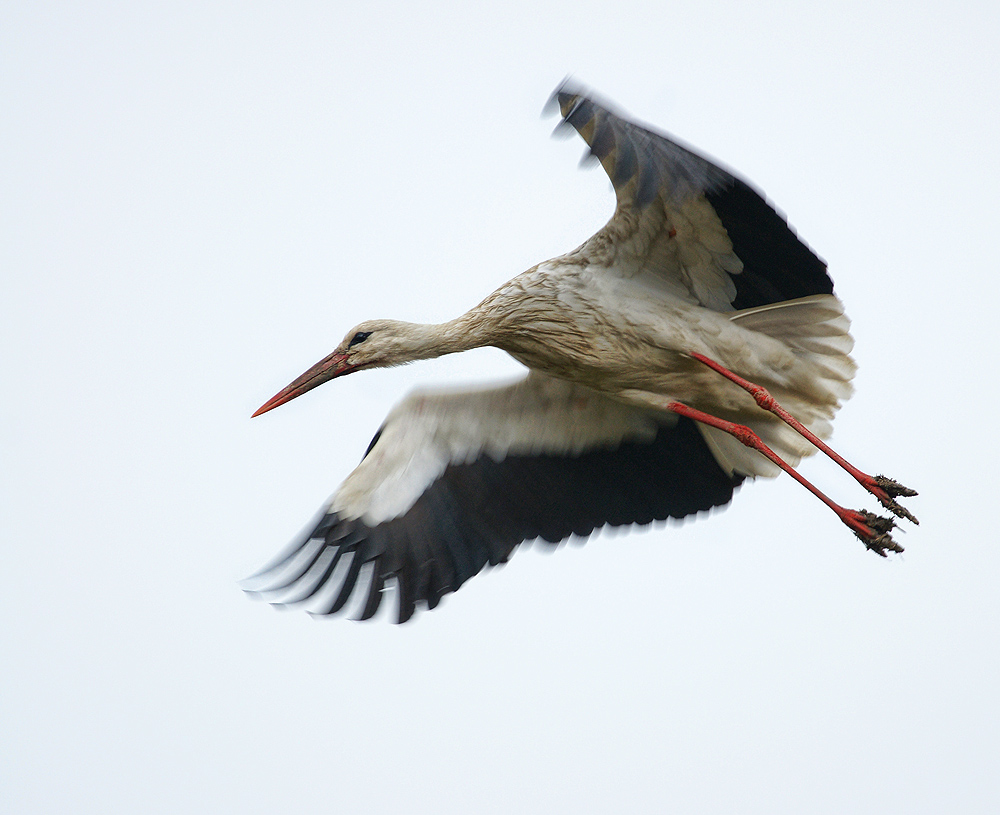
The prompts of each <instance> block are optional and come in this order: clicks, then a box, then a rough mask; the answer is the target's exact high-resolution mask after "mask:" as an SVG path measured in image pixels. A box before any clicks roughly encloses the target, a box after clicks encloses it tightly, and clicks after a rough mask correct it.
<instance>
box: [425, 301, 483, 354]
mask: <svg viewBox="0 0 1000 815" xmlns="http://www.w3.org/2000/svg"><path fill="white" fill-rule="evenodd" d="M406 333H407V335H408V336H407V339H408V343H407V344H408V345H409V348H408V351H409V353H408V354H407V356H408V357H410V358H411V359H413V360H418V359H434V358H435V357H440V356H444V355H445V354H455V353H458V352H459V351H469V350H471V349H473V348H480V347H482V346H484V345H488V344H489V339H488V337H487V332H486V331H484V330H483V327H482V326H481V325H480V324H479V321H477V320H476V319H475V318H474V315H473V314H472V312H469V313H468V314H463V315H462V316H461V317H457V318H456V319H454V320H449V321H448V322H446V323H410V324H409V325H407V332H406Z"/></svg>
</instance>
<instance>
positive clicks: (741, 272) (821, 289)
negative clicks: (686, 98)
mask: <svg viewBox="0 0 1000 815" xmlns="http://www.w3.org/2000/svg"><path fill="white" fill-rule="evenodd" d="M553 100H554V101H555V102H556V103H558V106H559V109H560V111H561V113H562V116H563V120H562V122H561V125H562V126H566V127H573V128H574V129H575V130H576V131H577V132H578V133H579V134H580V135H581V136H582V137H583V139H584V140H585V141H586V142H587V144H588V145H589V147H590V154H591V155H592V156H593V157H595V158H596V159H598V160H599V161H600V162H601V164H602V166H603V167H604V169H605V171H606V172H607V174H608V177H609V178H610V179H611V183H612V184H613V186H614V188H615V194H616V196H617V199H618V204H617V208H616V210H615V214H614V216H613V217H612V219H611V220H610V221H609V222H608V224H607V225H606V226H605V227H604V228H603V229H602V230H601V231H600V232H598V233H597V234H596V235H594V237H593V238H591V239H590V240H589V241H587V242H586V243H585V244H584V245H583V246H581V247H580V248H579V249H578V250H576V253H575V254H580V255H583V256H584V257H585V259H586V260H588V261H589V262H592V263H594V264H598V265H604V266H607V267H609V268H613V269H615V270H616V271H618V272H619V273H622V274H626V275H627V274H638V273H640V272H643V271H652V272H655V273H657V274H659V275H662V276H663V277H664V279H665V282H666V283H667V285H670V286H671V287H673V288H677V287H679V288H680V290H681V291H685V292H687V293H688V294H689V295H690V297H691V298H692V299H693V300H694V301H695V302H697V303H699V304H700V305H703V306H705V307H707V308H712V309H715V310H717V311H731V310H734V309H744V308H752V307H754V306H763V305H769V304H771V303H777V302H781V301H783V300H792V299H795V298H798V297H806V296H808V295H811V294H830V293H832V292H833V282H832V281H831V279H830V277H829V275H828V274H827V272H826V264H825V263H824V262H823V261H822V260H821V259H820V258H819V257H817V256H816V255H815V254H814V253H813V251H812V250H811V249H810V248H809V247H808V246H807V245H806V244H805V243H804V242H802V241H801V240H800V239H799V237H798V236H797V235H796V234H795V232H794V230H792V228H791V227H789V225H788V222H787V221H786V220H785V217H784V216H783V215H782V214H781V213H780V212H778V211H777V210H776V209H775V208H774V207H773V206H772V205H771V204H770V203H769V202H768V201H767V200H766V199H765V198H764V196H763V195H762V194H761V193H760V192H758V191H757V190H755V189H754V188H753V187H752V186H750V185H749V184H748V183H747V182H745V181H743V180H742V179H740V178H738V177H737V176H735V175H733V174H732V173H731V172H729V171H728V170H725V169H723V168H722V167H719V166H718V165H716V164H714V163H712V162H711V161H709V160H708V159H707V158H705V157H704V156H700V155H698V154H697V153H695V152H693V151H691V150H689V149H687V148H686V147H683V146H682V145H680V144H678V143H677V142H676V141H674V140H673V139H671V138H670V137H668V136H665V135H663V134H661V133H657V132H655V131H653V130H650V129H648V128H646V127H643V126H640V125H638V124H635V123H634V122H630V121H628V120H627V119H624V118H622V117H621V116H619V115H618V114H617V113H615V112H613V111H612V110H611V109H610V108H608V107H607V106H606V105H604V104H603V103H599V102H597V101H595V99H594V98H593V96H592V95H588V92H587V91H585V90H584V89H583V88H579V87H575V86H573V85H571V84H569V83H564V84H563V85H562V86H561V87H560V88H559V89H557V90H556V92H555V93H554V94H553Z"/></svg>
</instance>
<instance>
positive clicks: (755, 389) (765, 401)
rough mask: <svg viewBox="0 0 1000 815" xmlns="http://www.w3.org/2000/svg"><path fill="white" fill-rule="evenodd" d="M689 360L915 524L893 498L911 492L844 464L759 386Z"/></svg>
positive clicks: (698, 357)
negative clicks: (731, 385) (724, 381)
mask: <svg viewBox="0 0 1000 815" xmlns="http://www.w3.org/2000/svg"><path fill="white" fill-rule="evenodd" d="M690 356H691V358H692V359H696V360H698V362H701V363H702V364H704V365H707V366H708V367H709V368H711V369H712V370H713V371H715V372H717V373H719V374H721V375H722V376H724V377H725V378H726V379H728V380H729V381H730V382H734V383H736V384H737V385H739V386H740V387H741V388H743V390H745V391H746V392H747V393H749V394H750V395H751V396H752V397H753V398H754V400H755V401H756V402H757V404H758V405H760V406H761V407H762V408H763V409H764V410H767V411H770V412H771V413H773V414H774V415H775V416H777V417H778V418H779V419H781V420H782V421H783V422H785V423H786V424H788V425H789V426H790V427H791V428H792V429H793V430H795V431H797V432H798V433H799V434H801V435H802V436H803V437H804V438H805V439H806V440H807V441H809V442H810V443H811V444H813V445H815V447H816V449H818V450H821V451H822V452H824V453H826V455H828V456H829V457H830V458H832V459H833V460H834V461H835V462H837V464H839V465H840V466H841V467H843V468H844V469H845V470H847V472H848V473H850V474H851V475H852V476H854V478H855V479H856V480H857V481H858V483H859V484H861V486H862V487H864V488H865V489H866V490H868V492H870V493H871V494H872V495H874V496H875V497H876V498H878V500H879V501H880V502H881V503H882V506H884V507H885V508H886V509H888V510H889V511H890V512H892V513H893V514H894V515H896V516H897V517H899V518H906V519H907V520H909V521H913V523H915V524H918V523H920V521H918V520H917V519H916V518H915V517H914V516H913V515H912V514H911V513H910V511H909V510H907V509H906V508H905V507H902V506H900V505H899V504H898V503H897V502H896V500H895V498H896V497H897V496H911V495H916V494H917V493H916V492H915V491H914V490H911V489H909V488H908V487H904V486H903V485H902V484H900V483H898V482H897V481H893V480H892V479H891V478H886V477H885V476H884V475H877V476H871V475H868V474H867V473H863V472H862V471H861V470H859V469H858V468H857V467H855V466H854V465H853V464H851V463H850V462H849V461H847V460H846V459H845V458H843V456H841V455H840V454H838V453H837V452H836V451H834V450H832V449H831V448H830V447H829V445H827V444H826V443H825V442H824V441H823V440H822V439H820V438H819V437H818V436H817V435H816V434H815V433H813V432H812V431H810V430H809V429H808V428H807V427H806V426H805V425H803V424H802V422H800V421H799V420H798V419H796V418H795V417H794V416H792V414H791V413H789V412H788V411H787V410H785V409H784V408H783V407H782V406H781V405H779V404H778V403H777V402H776V401H775V400H774V397H773V396H771V394H769V393H768V392H767V389H766V388H763V387H761V386H760V385H755V384H754V383H753V382H749V381H747V380H746V379H743V377H741V376H737V375H736V374H734V373H733V372H732V371H730V370H729V369H728V368H723V367H722V366H721V365H720V364H719V363H718V362H715V361H714V360H711V359H709V358H708V357H706V356H704V355H702V354H691V355H690Z"/></svg>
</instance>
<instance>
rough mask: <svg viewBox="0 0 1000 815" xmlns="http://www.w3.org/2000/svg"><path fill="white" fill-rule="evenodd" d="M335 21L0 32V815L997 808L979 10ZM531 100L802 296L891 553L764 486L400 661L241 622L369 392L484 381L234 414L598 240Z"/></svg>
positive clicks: (361, 428) (2, 17) (842, 483)
mask: <svg viewBox="0 0 1000 815" xmlns="http://www.w3.org/2000/svg"><path fill="white" fill-rule="evenodd" d="M345 5H346V4H341V3H319V2H317V3H299V2H286V3H282V4H261V3H250V4H247V3H207V4H196V5H191V6H188V7H183V6H181V5H179V4H176V3H170V4H134V3H96V2H89V3H82V4H53V3H45V2H31V3H26V2H8V3H5V4H4V5H3V7H2V8H0V100H2V102H0V155H2V159H0V173H2V178H0V208H2V209H0V265H2V268H3V274H4V280H5V287H4V292H5V296H4V297H3V298H2V301H0V311H2V313H0V338H2V344H3V352H2V355H0V366H2V373H3V381H4V383H5V389H4V398H3V400H2V407H0V411H2V421H0V434H2V449H3V462H4V465H3V468H2V471H0V479H2V499H0V501H2V504H0V512H2V528H3V539H4V547H3V550H4V564H5V575H6V580H5V587H4V590H3V591H2V592H0V604H2V609H3V617H4V620H5V623H4V625H3V626H2V627H0V687H2V688H3V692H2V694H0V732H2V733H3V734H4V735H3V738H2V739H0V786H2V788H3V793H2V799H3V804H2V806H0V808H2V809H4V810H5V811H10V812H18V813H20V812H25V813H63V812H75V813H89V812H94V813H97V812H100V813H108V812H180V811H184V812H226V811H237V810H238V811H241V812H247V813H264V812H274V811H289V812H293V811H294V812H303V813H309V812H320V811H338V812H359V811H366V812H373V813H380V812H435V813H466V812H483V813H512V812H517V813H536V812H537V813H542V812H544V813H557V812H573V813H591V812H593V813H600V812H608V811H626V812H673V813H730V812H740V813H786V812H787V813H802V812H809V813H840V812H845V811H853V812H873V813H896V812H898V813H937V812H943V811H952V812H963V813H978V812H983V813H986V812H995V811H998V809H1000V782H998V781H997V771H998V764H1000V721H998V719H1000V715H998V714H1000V702H998V694H997V688H998V687H1000V649H998V633H1000V631H998V628H1000V625H998V619H1000V599H998V592H997V583H998V571H1000V570H998V567H1000V541H998V535H997V533H996V520H995V516H994V514H993V510H992V509H991V507H992V506H994V505H995V503H996V501H995V498H994V497H993V495H992V484H991V478H992V477H993V474H994V470H995V462H996V460H997V455H998V444H997V441H996V438H995V436H994V435H992V410H991V407H992V405H994V404H995V403H996V399H997V385H996V383H995V382H993V381H990V379H989V378H988V377H989V376H990V375H991V374H992V373H994V372H995V370H996V364H995V360H994V358H993V350H994V348H995V346H996V343H997V338H998V327H997V320H996V318H995V316H993V310H994V308H995V306H996V303H997V300H998V294H1000V291H998V289H1000V284H998V280H1000V274H998V271H997V268H996V267H997V261H996V249H995V246H994V244H995V233H996V227H995V221H996V218H997V216H998V214H1000V200H998V198H1000V196H998V193H997V188H998V187H997V178H998V175H1000V173H998V169H1000V160H998V158H997V151H996V147H995V142H996V133H997V132H998V125H1000V121H998V118H1000V117H998V114H997V110H1000V99H998V96H1000V90H998V89H1000V84H998V81H997V78H998V76H1000V60H998V57H997V50H996V43H997V41H998V38H1000V9H998V7H997V6H996V4H995V3H986V2H982V3H966V4H962V6H961V7H960V8H957V9H951V10H948V11H945V10H944V8H943V7H942V6H940V5H937V4H919V3H918V4H914V3H902V2H898V3H892V2H863V3H862V2H859V3H833V4H825V5H824V6H823V8H822V9H820V8H819V6H818V4H804V3H759V4H753V3H742V2H740V3H737V2H733V3H723V2H714V0H708V1H707V2H703V3H696V4H692V3H672V2H663V0H658V1H657V2H619V3H614V4H600V3H582V4H581V3H574V4H568V3H555V4H553V3H547V2H540V1H539V0H534V2H530V3H520V2H508V3H505V4H503V5H502V8H501V7H500V6H499V4H498V5H497V7H495V8H493V9H491V10H488V11H484V10H483V8H482V7H481V6H477V5H476V4H469V3H453V4H448V3H425V4H420V10H419V11H418V10H416V7H415V4H403V3H382V4H373V5H370V6H364V5H363V4H351V8H345ZM568 73H572V74H573V75H574V76H576V77H577V78H578V79H579V80H581V81H583V82H585V83H587V84H589V85H590V86H591V87H593V88H595V89H596V90H597V91H598V92H599V93H601V94H603V95H604V96H605V97H606V98H608V99H611V100H613V101H614V102H615V103H616V104H617V105H618V106H619V107H621V108H622V109H623V110H625V111H627V112H628V113H630V114H631V115H633V116H635V117H637V118H639V119H641V120H644V121H647V122H650V123H652V124H654V125H655V126H657V127H658V128H661V129H664V130H667V131H669V132H672V133H674V134H676V135H677V136H679V137H680V138H682V139H683V140H685V141H686V142H689V143H691V144H694V145H696V146H697V147H698V148H700V149H701V150H704V151H706V152H708V153H709V154H711V155H713V156H715V157H717V158H718V159H719V160H721V161H722V162H724V163H726V164H727V165H729V166H731V167H734V168H736V169H737V170H738V171H739V172H740V173H741V174H742V175H743V176H745V177H746V178H748V179H750V180H751V181H753V182H754V183H755V184H757V185H758V186H759V187H761V188H762V189H763V190H764V191H765V192H766V193H767V195H768V196H769V197H770V198H771V199H772V200H774V201H775V202H777V204H778V205H779V206H780V207H781V208H782V209H783V210H784V211H785V212H786V213H788V215H789V220H790V222H791V223H792V224H793V225H794V226H795V227H796V229H797V230H798V231H799V233H800V234H801V235H802V236H803V237H804V238H805V239H806V240H807V241H808V242H809V243H810V245H812V246H813V247H814V248H815V249H816V250H817V251H818V252H819V253H820V254H821V255H822V256H823V257H824V258H825V259H826V260H827V261H828V262H829V263H830V269H831V274H832V276H833V279H834V281H835V283H836V287H837V292H838V294H839V295H840V296H841V297H842V299H843V300H844V302H845V303H846V305H847V310H848V313H849V314H850V316H851V317H852V319H853V320H854V331H853V333H854V335H855V338H856V340H857V346H856V350H855V357H856V359H857V361H858V363H859V365H860V371H859V374H858V377H857V380H856V385H857V393H856V395H855V397H854V398H853V399H852V400H851V401H850V402H849V403H848V404H847V406H846V407H845V408H844V410H843V411H842V413H841V414H840V416H839V417H838V420H837V422H836V432H835V435H834V441H835V442H836V444H837V446H838V447H839V448H840V449H841V450H842V451H843V452H845V453H846V454H848V455H849V456H850V457H852V458H853V459H855V460H856V461H857V463H858V464H859V465H861V466H863V467H868V468H870V469H872V470H876V471H879V472H882V471H884V472H886V473H888V474H890V475H892V476H895V477H897V478H899V479H900V480H902V481H903V482H904V483H906V484H909V485H912V486H914V487H915V488H917V489H919V490H920V492H921V495H920V497H919V498H916V499H913V500H912V501H911V502H910V504H909V505H910V507H911V508H912V509H913V510H914V512H915V513H916V514H917V515H918V516H919V517H920V519H921V521H922V524H921V526H920V527H919V528H916V529H913V530H912V531H909V532H908V534H906V535H905V536H903V537H902V539H901V541H902V543H903V544H904V545H905V546H906V548H907V551H906V553H905V555H903V556H902V557H893V558H890V559H889V560H888V561H884V560H881V559H879V558H877V557H875V556H874V555H872V554H870V553H867V552H865V551H864V549H863V547H862V546H861V545H860V544H859V543H858V542H857V541H856V540H855V539H854V538H853V537H852V536H851V535H850V534H849V533H848V532H847V531H846V530H845V529H844V528H843V527H842V526H841V524H840V523H839V522H838V521H837V519H836V518H835V517H834V516H833V515H832V514H831V513H830V512H829V511H828V510H826V509H825V508H823V507H822V506H821V505H820V504H819V503H818V502H816V501H815V500H813V499H811V498H809V497H808V496H807V495H806V494H805V493H804V492H803V491H802V490H801V488H799V487H798V486H796V485H795V484H793V483H792V482H791V481H790V480H789V479H786V478H782V479H779V480H777V481H759V482H757V483H750V484H747V485H745V486H744V487H743V488H742V490H741V491H740V492H739V493H738V495H737V496H736V499H735V501H734V502H733V504H732V505H731V506H730V507H729V508H728V509H726V510H725V511H724V512H721V513H716V514H715V515H713V516H712V517H710V518H707V519H699V520H697V521H695V522H689V523H685V524H683V525H671V526H668V527H665V528H661V529H658V530H652V531H650V530H646V531H633V532H631V533H629V534H617V535H602V536H598V537H596V538H594V539H592V540H591V541H589V542H588V543H587V545H586V546H583V547H580V546H577V545H573V544H571V545H568V546H564V547H562V548H561V549H560V550H559V551H558V552H556V553H554V554H552V555H544V554H541V553H540V552H539V551H537V550H535V551H532V550H531V549H530V547H529V548H528V549H527V550H526V551H521V552H519V553H518V554H517V555H515V557H514V559H513V560H512V562H511V563H510V564H509V565H508V566H506V567H504V568H502V569H499V570H495V571H493V572H489V573H486V574H483V575H480V576H479V577H476V578H475V579H473V580H471V581H470V582H469V583H467V584H466V585H465V586H464V587H463V588H462V589H461V591H459V592H458V593H457V594H455V595H453V596H449V597H448V598H446V600H445V602H444V603H443V605H442V607H441V608H439V609H438V610H436V611H434V612H431V613H422V614H419V615H418V617H417V619H416V621H415V622H414V623H411V624H408V625H406V626H402V627H396V626H392V625H390V624H389V623H387V622H385V621H384V620H380V621H376V622H375V623H370V624H357V623H353V622H350V621H348V620H342V619H338V620H334V621H332V622H325V623H317V622H313V621H311V620H310V619H308V618H307V617H306V616H305V615H302V614H278V613H275V612H273V611H271V610H270V609H269V608H267V607H266V606H264V605H262V604H256V603H252V602H250V601H248V600H247V599H246V598H244V596H243V595H242V594H241V592H240V591H239V590H238V588H237V586H236V581H237V580H238V579H239V578H241V577H243V576H245V575H246V574H248V573H249V572H251V571H253V570H254V569H256V568H257V567H258V566H259V565H261V564H262V563H263V562H264V561H265V560H267V559H268V558H269V557H270V556H271V555H272V554H273V553H274V552H275V551H277V550H278V549H279V548H280V547H281V546H283V545H284V544H285V543H286V542H287V541H288V540H289V539H290V538H291V537H292V536H293V534H294V533H295V532H296V531H297V530H298V529H299V528H300V527H301V526H302V525H303V524H305V523H306V521H307V520H308V519H309V518H310V517H311V515H312V513H313V512H314V511H315V510H316V509H317V508H318V507H319V506H320V504H321V503H322V502H323V501H324V500H325V499H326V497H327V496H328V495H329V494H330V493H331V492H332V491H333V490H334V488H335V487H336V486H337V484H338V483H339V481H340V479H341V478H343V477H344V476H345V475H346V474H347V472H348V471H349V470H350V469H351V468H352V467H353V466H354V464H355V463H356V462H357V460H358V459H359V458H360V456H361V453H362V452H363V451H364V449H365V445H366V444H367V442H368V440H369V438H370V437H371V435H372V433H373V432H374V431H375V429H376V428H377V427H378V425H379V423H380V422H381V420H382V418H383V416H384V415H385V413H386V412H387V411H388V409H389V408H390V406H391V405H392V404H393V403H394V402H395V401H396V400H397V399H398V398H400V397H402V396H403V394H404V393H406V392H407V391H408V390H409V389H410V388H411V387H414V386H415V385H416V384H418V383H421V384H423V383H434V382H440V383H456V382H464V381H470V382H472V381H482V380H489V379H494V378H499V377H503V376H509V375H511V374H513V373H514V372H516V370H517V366H516V364H515V363H513V362H512V361H510V360H508V359H506V358H504V356H503V355H502V354H501V353H499V352H494V351H481V352H476V353H471V354H466V355H463V356H461V357H451V358H447V359H442V360H437V361H434V362H428V363H420V364H416V365H412V366H409V367H407V368H402V369H394V370H388V371H378V372H369V373H365V374H364V375H358V376H355V377H350V378H348V379H346V380H342V381H338V382H335V383H331V384H329V385H326V386H324V387H323V388H321V389H319V390H317V391H315V392H313V393H311V394H309V395H308V396H306V397H303V398H301V399H299V400H296V401H295V402H294V403H292V404H290V405H287V406H285V407H282V408H281V409H280V410H279V411H275V412H274V413H272V414H268V415H267V416H265V417H262V418H259V419H255V420H253V421H251V420H250V419H249V415H250V413H251V412H252V411H253V410H254V409H255V408H256V407H258V406H259V405H260V404H261V403H262V402H263V401H264V400H265V399H267V398H268V397H270V396H271V395H272V394H273V393H274V392H276V391H277V390H278V389H279V388H280V387H282V386H283V385H285V384H286V383H287V382H288V381H290V380H291V379H292V378H293V377H294V376H295V375H297V374H299V373H300V372H301V371H303V370H304V369H305V368H307V367H308V366H309V365H311V364H312V363H313V362H315V361H316V360H318V359H320V358H321V357H322V356H324V355H325V354H326V353H327V352H328V351H329V350H331V349H332V347H333V346H334V345H335V344H336V342H337V341H338V340H339V339H340V338H341V336H342V335H343V333H344V332H345V331H346V329H348V328H349V327H351V326H352V325H354V324H355V323H357V322H358V321H360V320H361V319H365V318H369V317H396V318H402V319H411V320H418V321H428V322H429V321H439V320H444V319H448V318H450V317H453V316H455V315H457V314H458V313H460V312H462V311H464V310H465V309H466V308H468V307H469V306H470V305H472V304H474V303H475V302H478V300H479V299H480V298H481V297H482V296H483V295H485V294H486V293H487V292H489V291H491V290H492V289H493V288H494V287H495V286H496V285H498V284H499V283H501V282H502V281H504V280H506V279H507V278H509V277H511V276H513V275H514V274H516V273H518V272H520V271H522V270H523V269H525V268H527V267H528V266H531V265H532V264H534V263H536V262H537V261H539V260H542V259H544V258H547V257H551V256H553V255H557V254H560V253H561V252H564V251H566V250H568V249H570V248H572V247H574V246H576V245H577V244H579V243H580V242H582V241H583V240H584V239H585V238H586V237H588V236H589V235H590V234H592V232H594V231H595V230H596V229H597V228H598V227H599V226H600V225H601V224H602V223H603V222H604V220H605V219H606V218H607V217H608V216H609V215H610V213H611V210H612V202H613V198H612V195H611V192H610V189H609V185H608V182H607V180H606V178H605V177H604V175H603V174H602V173H601V172H600V171H599V170H598V171H590V172H580V171H578V170H577V168H576V164H577V160H578V158H579V156H580V155H581V153H582V150H583V146H582V143H581V142H579V141H578V140H572V141H557V140H550V139H549V138H548V135H549V132H550V131H551V129H552V126H553V124H554V121H553V120H541V119H540V118H539V112H540V110H541V107H542V105H543V103H544V102H545V100H546V98H547V96H548V94H549V93H550V92H551V91H552V89H553V88H554V87H555V86H556V85H557V84H558V82H559V81H561V80H562V78H563V77H564V76H565V75H566V74H568ZM980 366H982V367H980ZM803 470H804V472H805V473H806V474H807V475H809V476H810V477H813V478H815V479H816V480H817V481H818V482H819V483H820V484H821V485H822V486H823V487H824V488H827V489H829V490H830V491H831V492H833V493H834V495H835V497H837V498H838V499H840V500H842V501H843V502H844V503H846V504H847V505H849V506H861V505H865V506H870V504H871V502H867V503H866V502H865V495H864V493H863V492H862V491H861V490H860V488H857V486H856V485H854V484H853V483H852V482H850V480H849V479H847V478H846V477H843V476H842V475H841V474H839V473H838V472H837V471H835V469H834V468H833V467H832V466H828V465H827V464H826V463H825V462H822V461H819V460H811V461H809V462H808V463H806V464H805V465H804V466H803ZM384 616H385V615H384V614H383V615H380V617H384Z"/></svg>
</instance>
